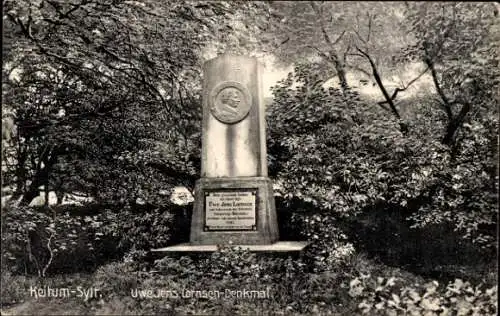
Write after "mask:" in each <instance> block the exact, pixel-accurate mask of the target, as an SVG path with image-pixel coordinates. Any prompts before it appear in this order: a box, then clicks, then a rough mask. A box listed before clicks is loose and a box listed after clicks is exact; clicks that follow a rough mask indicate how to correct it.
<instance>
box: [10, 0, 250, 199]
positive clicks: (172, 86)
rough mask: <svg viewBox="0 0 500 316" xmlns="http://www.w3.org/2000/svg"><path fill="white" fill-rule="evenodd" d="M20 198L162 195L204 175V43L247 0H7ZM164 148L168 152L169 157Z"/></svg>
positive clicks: (223, 29)
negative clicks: (200, 150) (200, 148)
mask: <svg viewBox="0 0 500 316" xmlns="http://www.w3.org/2000/svg"><path fill="white" fill-rule="evenodd" d="M3 5H4V17H5V18H4V21H5V29H6V32H5V37H4V39H5V43H6V45H4V57H5V58H4V65H5V64H7V63H9V65H10V67H8V68H9V70H8V71H9V72H11V73H12V72H13V71H14V70H16V72H17V77H18V79H15V78H13V77H12V76H10V77H11V78H10V79H9V73H7V69H5V71H4V73H3V77H4V79H8V80H4V91H5V92H6V93H5V94H4V96H5V103H6V104H7V105H8V106H10V107H11V108H13V109H14V112H15V115H16V119H15V125H16V127H17V130H18V137H17V138H16V139H15V142H14V143H13V144H12V148H16V149H15V150H14V151H13V152H14V153H15V159H14V160H15V161H16V168H15V169H16V170H13V171H12V174H13V178H15V180H14V181H17V183H18V185H17V194H19V195H23V202H24V203H29V201H30V200H31V199H32V198H33V197H34V196H36V195H38V193H39V187H40V185H42V184H43V185H44V186H45V188H46V190H45V191H48V188H49V187H51V188H52V189H57V190H61V191H65V192H72V191H75V190H76V191H80V192H84V193H85V194H89V195H91V196H94V197H96V198H97V199H98V200H100V201H108V202H110V201H121V202H123V201H124V200H127V201H132V202H135V201H138V200H140V201H143V202H144V201H146V202H148V203H149V202H151V203H154V201H157V202H158V201H162V200H165V199H164V198H162V197H160V196H158V191H159V188H166V189H168V187H169V186H170V187H171V186H174V185H177V184H179V181H180V182H181V183H184V184H186V185H187V186H190V185H193V184H194V180H195V179H196V174H197V172H198V170H197V169H196V165H197V164H199V154H197V151H196V148H197V146H196V144H197V142H198V138H199V124H198V120H199V116H200V111H201V109H200V106H199V104H200V97H199V92H200V85H199V83H198V82H199V81H200V76H201V63H202V60H203V49H204V48H205V47H206V46H207V44H209V43H211V42H212V41H213V40H214V39H215V38H217V34H223V33H226V32H228V31H230V28H229V26H230V25H229V22H230V21H232V17H233V16H234V15H235V14H236V13H237V12H238V10H243V9H244V8H245V4H244V3H243V4H242V3H226V2H208V3H199V2H193V1H182V2H178V1H173V2H161V3H158V2H155V1H144V2H133V1H123V2H121V1H87V0H82V1H79V2H74V3H61V2H58V1H50V0H47V1H45V0H44V1H35V2H33V1H5V2H4V4H3ZM162 148H167V149H168V152H169V155H168V156H165V155H162Z"/></svg>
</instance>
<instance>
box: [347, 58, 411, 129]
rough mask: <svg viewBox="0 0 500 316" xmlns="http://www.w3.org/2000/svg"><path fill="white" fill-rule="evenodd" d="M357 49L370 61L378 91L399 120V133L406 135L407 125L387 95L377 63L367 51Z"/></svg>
mask: <svg viewBox="0 0 500 316" xmlns="http://www.w3.org/2000/svg"><path fill="white" fill-rule="evenodd" d="M357 49H358V51H359V52H360V53H361V54H362V55H363V56H365V57H366V59H367V60H368V62H369V63H370V67H371V69H372V73H373V77H374V78H375V82H376V83H377V85H378V87H379V89H380V91H382V94H383V95H384V98H385V100H386V102H387V104H388V105H389V107H390V108H391V112H392V113H393V114H394V116H395V117H396V118H397V119H398V120H399V130H400V131H401V133H402V134H403V135H407V134H408V126H407V125H406V124H405V123H404V122H403V121H402V120H401V115H399V111H398V109H397V108H396V105H395V104H394V101H393V99H392V98H391V96H390V95H389V92H387V89H386V88H385V86H384V83H383V82H382V78H381V77H380V74H379V72H378V69H377V65H375V63H374V62H373V60H372V58H371V57H370V55H368V53H367V52H364V51H363V50H361V49H359V48H357Z"/></svg>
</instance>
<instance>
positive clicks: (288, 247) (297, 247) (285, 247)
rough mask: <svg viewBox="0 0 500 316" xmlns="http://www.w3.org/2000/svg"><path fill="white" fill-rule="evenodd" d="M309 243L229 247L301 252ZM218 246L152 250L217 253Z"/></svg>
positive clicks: (282, 242)
mask: <svg viewBox="0 0 500 316" xmlns="http://www.w3.org/2000/svg"><path fill="white" fill-rule="evenodd" d="M307 245H308V242H306V241H278V242H275V243H273V244H270V245H229V246H230V247H232V248H241V249H243V250H248V251H250V252H299V251H302V250H303V249H304V248H305V247H306V246H307ZM217 249H218V246H217V245H192V244H190V243H184V244H179V245H175V246H170V247H165V248H158V249H151V252H153V253H176V252H215V251H217Z"/></svg>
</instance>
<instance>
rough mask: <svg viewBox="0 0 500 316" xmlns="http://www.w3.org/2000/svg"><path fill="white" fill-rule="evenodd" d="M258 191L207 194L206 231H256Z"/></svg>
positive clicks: (229, 191)
mask: <svg viewBox="0 0 500 316" xmlns="http://www.w3.org/2000/svg"><path fill="white" fill-rule="evenodd" d="M256 195H257V190H256V189H237V190H220V191H219V190H218V191H209V192H205V225H204V231H218V230H225V231H240V230H256V225H257V219H256V214H257V212H256Z"/></svg>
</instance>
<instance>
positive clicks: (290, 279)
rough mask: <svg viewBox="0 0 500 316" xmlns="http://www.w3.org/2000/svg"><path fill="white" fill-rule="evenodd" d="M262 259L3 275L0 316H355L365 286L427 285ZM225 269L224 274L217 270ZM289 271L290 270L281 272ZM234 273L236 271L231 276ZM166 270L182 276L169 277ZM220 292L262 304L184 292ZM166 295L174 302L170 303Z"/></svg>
mask: <svg viewBox="0 0 500 316" xmlns="http://www.w3.org/2000/svg"><path fill="white" fill-rule="evenodd" d="M252 258H253V259H252ZM270 259H272V258H271V257H267V258H265V257H264V258H260V259H259V258H257V259H256V258H255V257H252V256H250V257H247V256H246V255H244V254H243V255H241V254H236V255H235V256H232V255H231V256H222V257H220V258H219V259H216V260H212V259H210V260H208V261H203V260H199V261H197V259H196V258H194V259H186V258H182V259H181V260H178V259H172V260H168V259H167V260H166V261H165V260H163V261H165V262H167V265H166V266H168V267H169V268H165V265H163V268H162V265H161V264H158V262H157V263H156V265H148V264H146V263H144V262H142V263H125V262H114V263H110V264H107V265H104V266H101V267H100V268H99V269H98V270H97V271H95V272H94V273H89V274H68V275H56V276H52V277H48V278H45V279H40V278H36V277H26V276H12V275H9V274H6V273H4V275H3V277H2V279H3V282H2V284H3V288H2V305H3V306H2V311H1V312H2V315H26V314H27V315H32V314H37V315H144V314H181V315H185V314H195V315H201V314H203V315H240V314H250V315H255V314H273V315H274V314H276V315H319V314H321V315H357V314H359V313H360V309H359V304H360V303H361V302H364V301H366V300H370V299H372V298H373V297H374V295H376V293H375V292H376V291H375V290H374V289H373V288H372V287H370V285H369V284H375V283H376V282H378V281H380V280H381V279H382V280H384V281H383V282H382V283H381V284H383V283H385V281H386V280H389V279H391V278H394V279H397V280H400V281H399V283H398V284H397V285H395V286H393V287H391V288H387V289H384V291H385V290H386V291H388V292H387V293H396V294H399V293H403V292H401V291H402V289H403V288H405V287H413V286H416V288H415V289H416V290H420V291H422V289H423V287H422V286H424V284H428V283H429V282H430V281H432V280H431V279H428V278H423V277H421V276H418V275H415V274H413V273H410V272H408V271H405V270H402V269H399V268H392V267H388V266H386V265H384V264H381V263H377V262H375V261H373V260H370V259H367V255H365V254H358V255H356V256H353V257H352V258H350V260H349V261H346V262H344V263H343V264H341V265H339V266H336V267H332V269H331V270H329V271H318V272H314V271H306V270H303V271H302V270H300V266H299V265H296V264H295V263H297V262H300V260H295V259H294V260H292V261H290V260H289V261H286V260H285V261H275V262H274V261H272V260H271V261H269V260H270ZM163 261H160V262H163ZM227 261H229V262H228V263H229V264H228V265H227V266H226V265H223V264H221V262H227ZM266 262H268V264H266ZM212 263H213V264H212ZM290 264H292V265H293V267H291V268H283V266H284V265H290ZM172 265H174V266H172ZM266 265H267V266H266ZM237 266H240V267H243V268H244V269H243V270H238V269H239V268H238V269H237ZM172 267H173V268H175V269H177V270H175V269H174V270H175V271H185V272H186V273H173V272H172V271H174V270H172ZM245 268H248V269H245ZM226 269H227V271H226ZM272 271H275V272H272ZM235 272H237V273H236V274H235ZM478 273H479V272H478ZM495 279H496V275H495V278H494V280H490V286H491V284H495V283H496V280H495ZM355 280H363V284H364V288H363V293H362V294H359V296H353V294H352V290H353V288H352V286H353V282H354V281H355ZM377 280H378V281H377ZM30 286H37V287H51V288H76V287H78V286H81V287H82V288H86V289H89V288H98V289H99V292H100V294H102V296H97V297H91V298H89V299H84V298H79V297H75V296H73V297H65V298H41V297H38V298H36V297H34V296H32V295H30V293H29V291H28V289H29V288H30ZM418 286H420V287H418ZM495 286H496V285H495ZM136 289H138V290H143V291H146V290H151V291H153V292H154V293H158V291H160V290H163V291H164V292H163V296H167V295H170V297H162V298H159V297H150V298H145V297H140V295H137V293H136V294H133V293H134V291H135V290H136ZM226 289H228V290H229V291H236V290H241V291H244V290H255V291H265V293H266V296H265V297H261V298H259V297H257V296H256V295H257V293H255V292H254V294H253V295H255V297H251V296H252V294H248V295H247V296H246V297H245V296H244V294H243V293H240V295H243V296H242V297H235V296H234V293H233V295H230V294H231V293H228V296H224V295H223V296H221V297H219V298H214V297H213V295H212V296H211V295H210V294H208V293H206V295H205V296H204V295H203V294H202V293H201V292H200V293H197V294H196V293H194V292H191V295H187V294H186V293H188V294H189V293H190V292H187V291H188V290H190V291H195V290H200V291H202V290H207V291H208V290H212V291H215V290H218V291H221V292H223V293H224V294H225V292H226ZM444 290H445V287H444V284H442V285H441V292H440V293H441V294H440V295H441V296H440V297H444V296H443V295H444V294H443V293H444ZM167 291H170V292H167ZM174 291H175V292H177V295H178V296H177V297H174V296H173V294H172V293H173V292H174ZM382 292H383V291H382ZM382 292H380V293H382ZM141 293H142V294H144V295H146V294H147V292H141ZM193 293H194V294H193ZM214 293H215V292H214ZM261 293H264V292H261ZM267 294H269V296H267ZM384 295H385V294H384ZM188 296H190V297H188ZM196 296H197V297H196ZM377 297H378V296H377ZM381 297H384V296H383V295H382V296H381ZM478 302H479V301H478ZM382 314H384V313H382ZM382 314H380V315H382ZM377 315H379V314H377ZM485 315H489V314H488V313H486V314H485ZM492 315H493V314H492Z"/></svg>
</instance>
